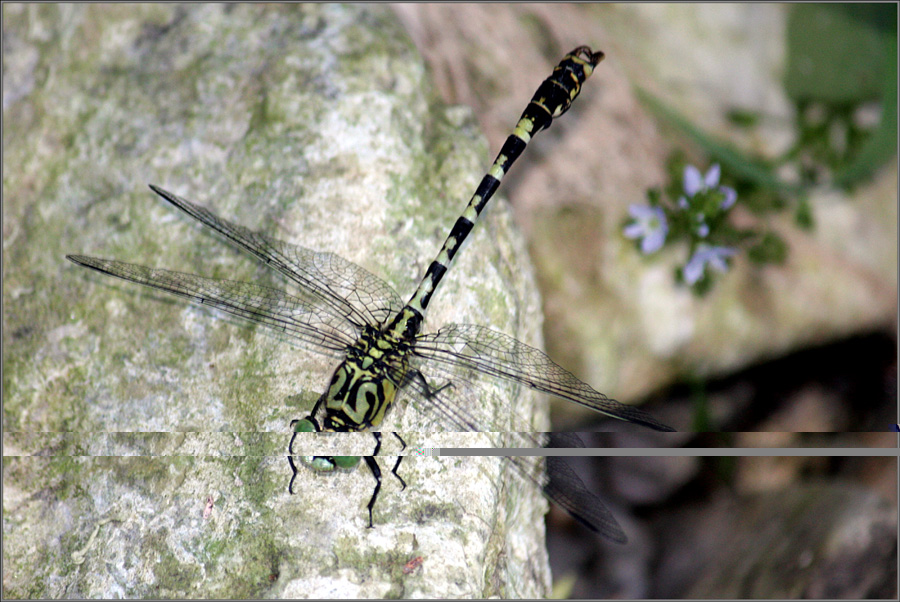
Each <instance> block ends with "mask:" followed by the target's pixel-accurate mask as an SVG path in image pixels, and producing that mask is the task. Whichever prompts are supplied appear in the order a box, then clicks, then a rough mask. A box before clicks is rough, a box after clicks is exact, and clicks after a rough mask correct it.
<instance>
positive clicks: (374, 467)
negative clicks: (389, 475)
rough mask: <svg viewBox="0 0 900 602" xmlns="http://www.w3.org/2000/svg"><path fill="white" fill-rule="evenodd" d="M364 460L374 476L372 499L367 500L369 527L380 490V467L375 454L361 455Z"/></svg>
mask: <svg viewBox="0 0 900 602" xmlns="http://www.w3.org/2000/svg"><path fill="white" fill-rule="evenodd" d="M378 447H381V440H380V437H379V441H378ZM363 458H365V460H366V465H367V466H368V467H369V470H370V471H372V476H373V477H375V491H373V492H372V499H370V500H369V505H368V506H367V508H368V509H369V528H370V529H371V528H372V508H374V507H375V500H377V499H378V492H379V491H381V469H380V468H378V462H376V461H375V456H363Z"/></svg>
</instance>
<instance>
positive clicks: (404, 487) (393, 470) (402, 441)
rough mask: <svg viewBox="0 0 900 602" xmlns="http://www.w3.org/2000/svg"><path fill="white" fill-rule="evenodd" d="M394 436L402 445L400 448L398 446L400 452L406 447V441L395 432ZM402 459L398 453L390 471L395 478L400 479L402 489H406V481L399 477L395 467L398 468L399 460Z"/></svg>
mask: <svg viewBox="0 0 900 602" xmlns="http://www.w3.org/2000/svg"><path fill="white" fill-rule="evenodd" d="M394 437H396V438H397V440H398V441H400V444H401V445H402V446H403V447H402V448H400V451H401V452H402V451H403V450H404V449H406V441H404V440H403V438H402V437H401V436H400V435H399V434H397V433H394ZM402 461H403V456H399V455H398V456H397V463H396V464H394V468H393V469H392V470H391V473H393V475H394V476H395V477H397V480H398V481H400V484H401V485H403V489H406V481H404V480H403V477H401V476H400V475H399V474H397V469H398V468H400V462H402Z"/></svg>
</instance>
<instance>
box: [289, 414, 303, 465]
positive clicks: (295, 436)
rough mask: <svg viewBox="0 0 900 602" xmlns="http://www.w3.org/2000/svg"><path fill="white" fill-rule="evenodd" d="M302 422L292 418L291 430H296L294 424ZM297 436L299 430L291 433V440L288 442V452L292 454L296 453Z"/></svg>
mask: <svg viewBox="0 0 900 602" xmlns="http://www.w3.org/2000/svg"><path fill="white" fill-rule="evenodd" d="M298 422H300V421H299V420H298V419H296V418H295V419H294V420H291V430H292V431H294V425H295V424H297V423H298ZM296 438H297V432H296V431H294V434H293V435H291V442H290V443H288V453H289V454H291V455H292V456H293V455H294V439H296Z"/></svg>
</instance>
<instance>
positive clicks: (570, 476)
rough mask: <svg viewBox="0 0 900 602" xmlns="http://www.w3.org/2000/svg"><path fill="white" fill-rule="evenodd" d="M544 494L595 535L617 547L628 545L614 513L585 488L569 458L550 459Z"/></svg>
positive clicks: (552, 457)
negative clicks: (570, 464) (568, 460)
mask: <svg viewBox="0 0 900 602" xmlns="http://www.w3.org/2000/svg"><path fill="white" fill-rule="evenodd" d="M544 494H546V496H547V497H548V498H550V499H551V500H552V501H554V502H556V503H557V504H558V505H559V506H560V507H561V508H563V509H564V510H565V511H566V512H568V513H569V514H571V515H572V517H573V518H574V519H575V520H577V521H578V522H580V523H581V524H583V525H584V526H586V527H587V528H589V529H591V530H592V531H596V532H597V533H599V534H600V535H602V536H603V537H606V538H607V539H609V540H611V541H614V542H616V543H625V542H627V541H628V537H626V536H625V532H624V531H622V527H620V526H619V523H618V522H616V519H615V517H614V516H613V515H612V512H610V511H609V509H608V508H607V507H606V506H605V505H604V504H603V502H602V501H601V500H600V498H598V497H597V496H596V495H594V494H593V493H591V492H590V490H588V488H587V487H585V485H584V482H583V481H582V480H581V478H580V477H579V476H578V475H577V474H576V473H575V471H574V470H572V467H571V466H569V465H568V464H567V463H566V460H565V458H562V457H559V456H547V483H546V484H545V485H544Z"/></svg>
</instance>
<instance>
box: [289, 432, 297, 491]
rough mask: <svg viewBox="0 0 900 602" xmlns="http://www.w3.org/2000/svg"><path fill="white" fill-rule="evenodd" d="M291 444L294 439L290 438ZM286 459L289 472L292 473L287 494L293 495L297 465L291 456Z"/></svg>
mask: <svg viewBox="0 0 900 602" xmlns="http://www.w3.org/2000/svg"><path fill="white" fill-rule="evenodd" d="M293 442H294V439H293V437H292V438H291V443H293ZM287 459H288V464H290V465H291V470H292V471H293V474H292V475H291V482H290V483H289V484H288V493H290V494H291V495H294V479H296V478H297V465H296V464H294V458H293V457H292V456H288V457H287Z"/></svg>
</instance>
